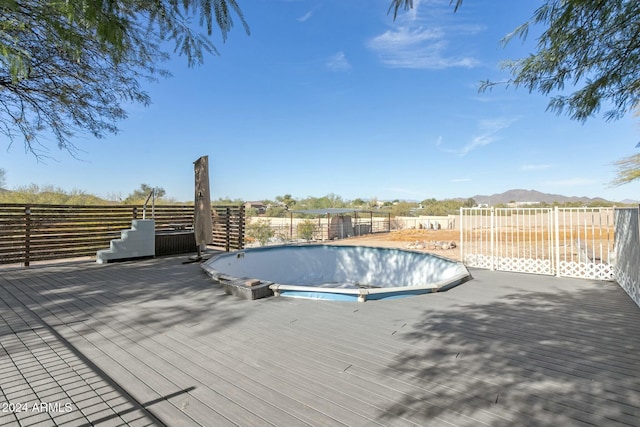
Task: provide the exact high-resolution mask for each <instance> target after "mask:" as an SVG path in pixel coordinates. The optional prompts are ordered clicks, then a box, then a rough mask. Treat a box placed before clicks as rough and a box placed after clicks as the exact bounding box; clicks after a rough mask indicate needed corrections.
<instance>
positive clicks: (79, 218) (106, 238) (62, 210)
mask: <svg viewBox="0 0 640 427" xmlns="http://www.w3.org/2000/svg"><path fill="white" fill-rule="evenodd" d="M142 212H143V207H142V206H141V205H140V206H138V205H113V206H111V205H107V206H80V205H44V204H38V205H23V204H0V264H15V263H21V264H24V265H25V266H28V265H29V263H30V262H33V261H46V260H53V259H61V258H74V257H82V256H94V255H95V254H96V252H97V251H98V250H100V249H106V248H108V247H109V243H110V241H111V240H112V239H117V238H119V237H120V231H121V230H124V229H128V228H130V227H131V220H132V219H140V218H142ZM193 218H194V209H193V206H190V205H156V206H155V210H154V219H155V221H156V231H159V232H162V231H168V230H175V229H189V228H191V227H193ZM212 219H213V246H216V247H220V248H224V249H225V250H227V251H228V250H231V249H241V248H242V247H243V246H244V221H245V216H244V207H243V206H214V207H213V209H212Z"/></svg>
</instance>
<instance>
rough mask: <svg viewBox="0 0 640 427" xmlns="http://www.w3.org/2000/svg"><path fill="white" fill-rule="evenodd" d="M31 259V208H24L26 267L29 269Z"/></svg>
mask: <svg viewBox="0 0 640 427" xmlns="http://www.w3.org/2000/svg"><path fill="white" fill-rule="evenodd" d="M30 258H31V206H25V208H24V266H25V267H29V261H30Z"/></svg>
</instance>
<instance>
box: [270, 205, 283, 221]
mask: <svg viewBox="0 0 640 427" xmlns="http://www.w3.org/2000/svg"><path fill="white" fill-rule="evenodd" d="M265 215H266V216H270V217H274V218H282V217H285V216H287V210H286V209H285V207H284V206H278V205H269V207H268V208H267V211H266V212H265Z"/></svg>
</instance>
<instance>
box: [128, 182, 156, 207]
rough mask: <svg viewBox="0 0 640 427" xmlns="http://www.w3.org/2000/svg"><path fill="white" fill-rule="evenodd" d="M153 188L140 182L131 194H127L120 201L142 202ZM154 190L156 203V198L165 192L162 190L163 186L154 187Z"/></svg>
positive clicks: (129, 202)
mask: <svg viewBox="0 0 640 427" xmlns="http://www.w3.org/2000/svg"><path fill="white" fill-rule="evenodd" d="M153 190H154V187H151V186H150V185H148V184H140V188H138V189H137V190H134V191H133V192H132V193H131V194H129V195H128V196H127V197H126V199H124V200H123V201H122V203H124V204H125V205H132V204H143V203H144V202H145V200H147V197H149V194H150V193H151V191H153ZM155 191H156V203H157V202H158V200H159V199H161V198H162V197H163V196H164V195H165V194H166V192H165V191H164V188H161V187H155Z"/></svg>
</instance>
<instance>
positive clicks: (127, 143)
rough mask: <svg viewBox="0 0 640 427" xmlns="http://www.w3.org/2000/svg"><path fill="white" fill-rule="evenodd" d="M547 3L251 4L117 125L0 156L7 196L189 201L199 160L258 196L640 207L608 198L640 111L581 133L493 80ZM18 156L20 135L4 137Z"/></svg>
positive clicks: (214, 177)
mask: <svg viewBox="0 0 640 427" xmlns="http://www.w3.org/2000/svg"><path fill="white" fill-rule="evenodd" d="M539 3H540V2H537V1H527V2H524V1H513V0H479V1H466V2H464V4H463V6H462V7H461V9H460V10H459V11H458V12H457V13H455V14H454V13H453V10H452V8H451V7H450V6H449V5H448V4H449V1H448V0H442V1H427V0H422V1H415V5H416V7H415V9H414V10H413V11H411V12H407V13H402V14H401V15H400V16H399V18H398V19H397V20H396V21H395V22H394V21H393V19H392V17H391V16H389V15H387V9H388V6H389V0H297V1H296V0H289V1H285V0H240V1H239V4H240V6H241V7H242V9H243V11H244V14H245V17H246V19H247V21H248V23H249V26H250V28H251V35H250V36H247V35H246V34H245V33H244V32H243V30H242V27H241V26H240V25H236V27H235V28H234V30H232V32H231V33H230V34H229V37H228V39H227V42H226V43H224V44H223V43H222V42H221V40H220V38H219V37H217V35H216V38H215V39H214V42H215V44H216V46H217V47H218V49H219V51H220V53H221V55H220V56H208V57H206V58H205V64H204V65H203V66H200V67H197V68H191V69H190V68H187V66H186V59H185V58H180V57H178V58H175V59H172V60H171V61H170V62H168V63H166V64H165V67H166V68H167V69H169V70H170V71H171V72H172V74H173V77H171V78H169V79H163V80H161V81H160V82H159V83H153V84H147V85H146V86H145V88H146V90H147V91H148V92H149V94H150V95H151V97H152V100H153V103H152V105H151V106H149V107H146V108H145V107H142V106H137V105H134V106H131V107H130V108H129V109H128V111H129V118H128V119H127V120H125V121H122V122H121V123H120V124H119V125H120V128H121V132H120V133H119V134H117V135H109V136H108V137H107V138H105V139H103V140H95V139H93V138H92V137H90V136H84V137H79V138H77V139H76V140H74V143H75V144H76V146H77V147H78V148H79V149H80V150H81V152H80V153H79V157H80V160H78V159H74V158H72V157H71V156H70V155H69V154H67V153H66V152H63V151H58V150H57V149H55V148H53V149H51V151H50V153H49V154H50V155H51V156H52V157H53V158H54V159H47V160H45V162H44V163H43V162H42V161H40V162H38V161H37V159H35V158H34V157H33V156H32V155H30V154H25V152H24V149H23V147H22V145H21V144H20V142H19V141H16V142H15V143H14V144H13V145H12V146H10V147H9V148H8V149H7V150H6V151H5V150H3V151H0V153H1V154H0V168H3V169H5V171H6V180H7V187H8V188H10V189H11V188H15V187H18V186H22V185H28V184H30V183H35V184H38V185H54V186H57V187H61V188H63V189H65V190H71V189H74V188H75V189H80V190H84V191H87V192H90V193H93V194H97V195H99V196H103V197H105V196H108V195H118V194H120V195H121V196H122V197H126V195H127V194H129V193H130V192H132V191H133V190H134V189H136V188H138V186H139V184H141V183H146V184H149V185H153V186H160V187H163V188H164V189H165V190H166V191H167V195H168V196H170V197H173V198H175V199H177V200H181V201H188V200H191V199H192V197H193V164H192V163H193V161H195V160H196V159H197V158H198V157H200V156H202V155H208V156H209V163H210V175H211V188H212V198H213V199H217V198H221V197H229V198H232V199H236V198H238V199H243V200H260V199H273V198H275V196H278V195H283V194H291V195H293V196H294V197H296V198H304V197H307V196H314V197H321V196H324V195H326V194H329V193H335V194H338V195H340V196H342V197H343V198H345V199H354V198H357V197H360V198H363V199H369V198H371V197H377V198H378V199H380V200H387V199H414V200H423V199H426V198H432V197H433V198H437V199H444V198H452V197H470V196H473V195H476V194H493V193H500V192H503V191H505V190H508V189H513V188H523V189H535V190H538V191H543V192H550V193H559V194H564V195H567V196H589V197H596V196H599V197H605V198H607V199H610V200H614V201H620V200H623V199H639V198H640V191H639V190H640V183H632V184H628V185H625V186H621V187H616V188H610V187H609V186H608V182H610V181H611V180H612V179H613V178H614V176H615V167H614V166H613V162H614V161H616V160H618V159H620V158H622V157H624V156H628V155H630V154H634V153H635V152H636V151H637V149H636V148H635V145H636V143H637V142H638V141H640V118H639V117H634V116H632V115H629V116H628V117H626V118H624V119H622V120H619V121H615V122H606V121H605V120H604V119H603V118H602V117H601V116H598V117H595V118H592V119H590V120H589V121H587V122H586V123H585V124H581V123H578V122H575V121H571V120H570V119H569V118H568V117H566V116H557V115H556V114H555V113H552V112H547V111H546V106H547V102H548V99H547V98H545V97H543V96H542V95H539V94H537V93H533V94H530V93H528V92H527V91H526V90H524V89H515V88H513V87H504V86H498V87H496V88H494V89H493V90H492V91H490V92H485V93H478V90H477V88H478V83H479V82H480V81H481V80H484V79H491V80H498V81H499V80H503V79H505V78H506V77H507V74H506V73H505V72H504V71H501V70H500V66H499V64H500V62H501V61H504V60H507V59H514V58H519V57H522V56H524V55H527V54H529V53H530V52H532V51H533V47H534V46H535V35H536V32H535V29H534V31H532V32H531V34H530V35H529V39H528V40H527V41H526V42H525V43H522V42H520V41H519V40H514V41H512V42H511V43H510V44H509V45H508V46H506V47H503V46H502V45H501V44H500V39H501V38H502V37H503V36H504V35H506V34H507V33H509V32H510V31H512V30H513V29H514V28H515V27H517V26H518V25H520V24H521V23H523V22H525V21H526V20H527V19H528V18H529V17H530V16H531V15H532V14H533V11H534V9H535V7H536V6H537V5H538V4H539ZM2 142H3V143H4V144H5V145H6V146H8V141H2Z"/></svg>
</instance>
